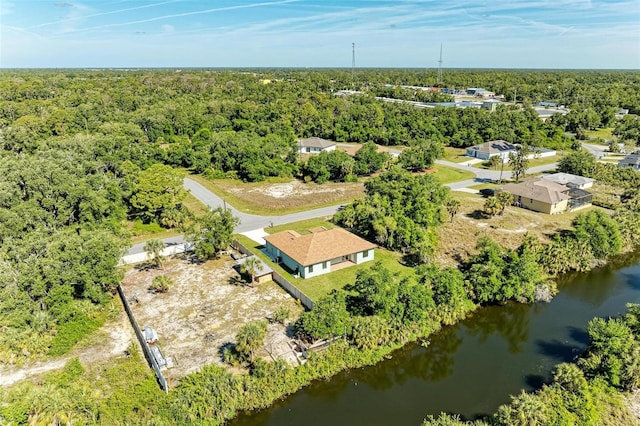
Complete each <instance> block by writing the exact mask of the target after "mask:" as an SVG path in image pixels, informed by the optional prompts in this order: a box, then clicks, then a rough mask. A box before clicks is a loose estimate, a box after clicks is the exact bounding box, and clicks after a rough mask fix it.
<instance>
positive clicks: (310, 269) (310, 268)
mask: <svg viewBox="0 0 640 426" xmlns="http://www.w3.org/2000/svg"><path fill="white" fill-rule="evenodd" d="M312 272H313V265H311V266H309V273H312Z"/></svg>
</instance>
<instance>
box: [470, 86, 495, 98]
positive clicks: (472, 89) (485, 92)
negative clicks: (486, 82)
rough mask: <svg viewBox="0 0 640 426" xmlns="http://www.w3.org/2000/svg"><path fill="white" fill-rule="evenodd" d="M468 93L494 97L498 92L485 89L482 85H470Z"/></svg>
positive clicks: (479, 96)
mask: <svg viewBox="0 0 640 426" xmlns="http://www.w3.org/2000/svg"><path fill="white" fill-rule="evenodd" d="M467 95H472V96H475V97H478V98H493V97H494V96H495V95H496V94H495V93H494V92H490V91H488V90H486V89H483V88H482V87H469V88H468V89H467Z"/></svg>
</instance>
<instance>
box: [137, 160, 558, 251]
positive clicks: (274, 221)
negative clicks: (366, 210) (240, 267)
mask: <svg viewBox="0 0 640 426" xmlns="http://www.w3.org/2000/svg"><path fill="white" fill-rule="evenodd" d="M436 163H437V164H441V165H443V166H448V167H453V168H455V169H460V170H466V171H469V172H472V173H474V174H475V175H476V177H475V178H474V179H469V180H465V181H460V182H453V183H449V184H447V185H446V186H448V187H449V188H451V189H454V190H455V189H462V188H466V187H469V186H472V185H478V184H481V183H486V182H493V181H496V180H498V179H500V171H499V170H486V169H480V168H477V167H473V166H466V165H463V164H458V163H453V162H451V161H445V160H437V161H436ZM556 166H557V164H556V163H553V164H546V165H543V166H537V167H532V168H530V169H529V170H527V173H540V172H543V171H547V170H553V169H555V168H556ZM502 178H503V179H510V178H511V172H510V171H504V172H503V173H502ZM184 187H185V188H186V189H188V190H189V191H191V194H193V196H194V197H196V198H197V199H198V200H200V201H201V202H202V203H204V204H205V205H207V206H209V207H211V208H214V209H215V208H217V207H226V208H227V209H230V210H231V212H232V213H233V215H234V216H236V217H237V218H238V219H240V224H239V225H238V226H237V227H236V229H235V232H237V233H241V232H247V231H252V230H254V229H261V228H267V227H269V226H270V225H284V224H287V223H292V222H298V221H301V220H307V219H314V218H317V217H330V216H333V215H334V214H335V212H336V211H338V208H339V207H340V205H335V206H331V207H323V208H319V209H313V210H306V211H302V212H298V213H291V214H287V215H282V216H258V215H253V214H247V213H243V212H241V211H239V210H237V209H236V208H235V207H233V206H232V205H230V204H229V203H225V202H224V200H222V198H220V197H218V196H217V195H215V194H214V193H212V192H211V191H209V190H208V189H207V188H205V187H204V186H202V185H200V184H199V183H198V182H196V181H194V180H192V179H189V178H185V179H184ZM163 241H164V243H165V245H166V246H167V247H174V246H178V245H180V244H183V243H184V242H185V240H184V237H183V236H181V235H179V236H177V237H171V238H166V239H163ZM143 247H144V243H139V244H135V245H133V246H132V247H131V248H130V249H129V251H128V252H127V255H136V254H140V253H143V252H144V250H143Z"/></svg>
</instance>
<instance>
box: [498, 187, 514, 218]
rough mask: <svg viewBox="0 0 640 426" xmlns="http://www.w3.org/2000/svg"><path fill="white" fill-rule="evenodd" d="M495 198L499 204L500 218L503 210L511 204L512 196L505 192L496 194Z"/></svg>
mask: <svg viewBox="0 0 640 426" xmlns="http://www.w3.org/2000/svg"><path fill="white" fill-rule="evenodd" d="M496 197H497V198H498V201H499V202H500V216H502V214H503V213H504V209H506V208H507V206H510V205H511V204H513V194H512V193H510V192H507V191H500V192H498V194H497V195H496Z"/></svg>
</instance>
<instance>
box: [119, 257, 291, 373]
mask: <svg viewBox="0 0 640 426" xmlns="http://www.w3.org/2000/svg"><path fill="white" fill-rule="evenodd" d="M234 264H235V261H234V260H232V259H231V258H230V257H229V256H223V257H222V258H220V259H217V260H211V261H208V262H205V263H203V264H196V263H191V262H189V261H188V260H181V259H174V260H171V261H169V262H167V264H166V271H162V270H159V269H155V268H152V269H144V268H142V269H132V270H130V271H128V272H127V274H126V275H125V279H124V281H123V284H122V288H123V289H124V291H125V294H126V295H127V297H128V298H131V297H132V296H135V297H136V298H137V299H138V301H139V302H138V303H132V304H131V308H132V310H133V313H134V315H135V317H136V320H137V322H138V325H139V326H140V327H144V326H145V325H149V326H152V327H153V328H154V329H155V330H156V331H157V332H158V335H159V336H160V341H159V343H160V345H161V348H162V351H163V353H164V355H165V357H168V358H171V359H172V361H173V364H174V367H173V368H171V369H169V370H168V371H167V373H166V374H167V376H168V377H169V378H173V379H179V378H180V377H182V376H184V375H186V374H189V373H192V372H195V371H198V370H199V369H200V367H202V366H204V365H207V364H212V363H217V364H222V360H221V355H220V351H221V348H222V347H223V346H224V345H226V344H227V343H230V342H233V341H234V339H235V335H236V333H237V332H238V330H239V329H240V327H242V326H243V325H244V324H246V323H247V322H249V321H254V320H264V319H266V318H268V317H271V316H272V314H273V312H274V311H275V310H276V309H278V308H280V307H286V308H288V309H289V311H290V312H291V315H290V318H291V319H295V318H297V317H298V315H299V314H300V313H301V312H302V311H303V308H302V307H301V306H300V305H299V304H298V303H297V302H296V301H295V300H294V299H293V298H292V297H291V296H290V295H289V294H288V293H286V292H285V291H284V290H282V289H281V288H280V287H279V286H278V285H277V284H275V283H273V282H269V283H264V284H256V285H255V286H254V287H249V286H247V285H244V284H242V283H241V282H240V283H238V282H237V281H238V278H239V276H238V274H237V272H236V271H235V270H234V269H233V265H234ZM162 274H166V275H168V276H169V277H171V278H172V279H173V282H174V284H173V286H172V287H171V288H170V289H169V291H168V292H167V293H165V294H155V293H152V292H150V291H149V290H148V288H149V287H150V286H151V281H152V280H153V278H154V277H155V276H158V275H162ZM288 340H289V338H288V337H287V332H286V329H285V327H284V326H283V325H280V324H277V323H276V324H270V325H269V332H268V335H267V338H266V339H265V346H264V348H263V350H262V351H260V352H259V353H258V355H261V356H263V357H264V358H267V359H268V358H270V355H269V352H271V353H272V354H274V356H276V357H279V358H285V359H287V360H288V361H289V362H292V363H295V357H294V355H293V353H291V351H290V350H289V347H288V345H287V341H288ZM267 351H268V352H267Z"/></svg>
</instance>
